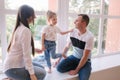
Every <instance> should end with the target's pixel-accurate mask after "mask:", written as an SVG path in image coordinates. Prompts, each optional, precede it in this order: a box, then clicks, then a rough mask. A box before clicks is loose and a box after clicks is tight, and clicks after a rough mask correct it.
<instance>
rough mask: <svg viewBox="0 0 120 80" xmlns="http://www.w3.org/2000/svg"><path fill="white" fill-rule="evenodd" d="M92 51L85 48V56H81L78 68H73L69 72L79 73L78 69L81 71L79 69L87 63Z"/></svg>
mask: <svg viewBox="0 0 120 80" xmlns="http://www.w3.org/2000/svg"><path fill="white" fill-rule="evenodd" d="M90 51H91V50H84V53H83V57H82V58H81V60H80V62H79V64H78V66H77V68H76V69H75V70H71V71H70V72H69V74H71V75H75V74H77V73H78V71H79V70H80V69H81V68H82V67H83V66H84V65H85V63H86V62H87V60H88V56H89V54H90Z"/></svg>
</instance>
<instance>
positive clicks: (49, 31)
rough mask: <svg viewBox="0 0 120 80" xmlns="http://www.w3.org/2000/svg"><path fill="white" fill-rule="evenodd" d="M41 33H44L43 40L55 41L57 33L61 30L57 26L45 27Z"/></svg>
mask: <svg viewBox="0 0 120 80" xmlns="http://www.w3.org/2000/svg"><path fill="white" fill-rule="evenodd" d="M41 32H42V33H45V40H49V41H56V39H57V33H60V32H61V30H60V29H59V28H58V27H57V26H50V25H47V26H45V27H43V29H42V31H41Z"/></svg>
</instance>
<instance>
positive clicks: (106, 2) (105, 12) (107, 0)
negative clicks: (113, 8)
mask: <svg viewBox="0 0 120 80" xmlns="http://www.w3.org/2000/svg"><path fill="white" fill-rule="evenodd" d="M104 1H105V2H104V9H105V10H104V14H106V15H107V14H108V8H109V0H104Z"/></svg>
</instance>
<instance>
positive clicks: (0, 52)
mask: <svg viewBox="0 0 120 80" xmlns="http://www.w3.org/2000/svg"><path fill="white" fill-rule="evenodd" d="M0 38H1V36H0ZM1 59H2V50H1V39H0V63H1V62H2V60H1Z"/></svg>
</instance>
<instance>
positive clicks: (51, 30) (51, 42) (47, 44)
mask: <svg viewBox="0 0 120 80" xmlns="http://www.w3.org/2000/svg"><path fill="white" fill-rule="evenodd" d="M47 21H48V25H46V27H44V28H43V29H42V51H44V54H45V59H46V61H47V66H48V68H49V69H48V73H51V61H50V55H51V56H52V58H53V59H56V58H59V57H61V56H62V55H61V54H56V42H55V41H56V38H57V33H60V34H61V35H64V34H67V33H69V32H72V29H71V30H68V31H66V32H61V30H60V29H59V28H58V27H57V26H56V24H57V15H56V13H55V12H52V11H47Z"/></svg>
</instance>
